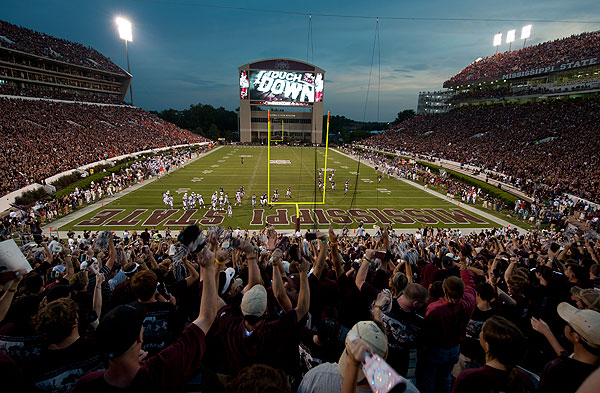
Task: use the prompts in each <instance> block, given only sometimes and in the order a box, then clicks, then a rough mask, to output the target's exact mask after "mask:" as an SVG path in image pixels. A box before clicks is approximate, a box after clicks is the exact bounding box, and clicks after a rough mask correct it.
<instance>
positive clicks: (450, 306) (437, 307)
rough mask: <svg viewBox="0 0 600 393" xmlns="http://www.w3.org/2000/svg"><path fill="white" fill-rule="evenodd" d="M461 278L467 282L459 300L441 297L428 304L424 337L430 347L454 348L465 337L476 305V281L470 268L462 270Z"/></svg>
mask: <svg viewBox="0 0 600 393" xmlns="http://www.w3.org/2000/svg"><path fill="white" fill-rule="evenodd" d="M460 278H462V280H463V281H464V283H465V293H464V294H463V296H462V298H461V299H460V301H459V302H457V303H450V302H448V301H446V300H445V299H440V300H438V301H436V302H433V303H431V304H430V305H429V306H427V312H426V313H425V319H424V325H423V336H422V338H423V342H424V343H425V344H426V345H427V346H429V347H442V348H452V347H454V346H456V345H458V344H459V343H460V342H461V340H462V339H463V338H464V337H465V333H466V330H467V324H468V323H469V320H470V319H471V316H472V315H473V310H475V305H476V302H475V283H474V281H473V276H472V273H471V272H470V271H468V270H461V271H460Z"/></svg>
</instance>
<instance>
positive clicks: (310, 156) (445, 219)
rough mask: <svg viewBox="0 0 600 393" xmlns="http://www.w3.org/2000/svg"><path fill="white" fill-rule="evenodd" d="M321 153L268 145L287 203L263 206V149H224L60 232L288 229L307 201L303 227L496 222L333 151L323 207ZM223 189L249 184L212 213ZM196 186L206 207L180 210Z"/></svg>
mask: <svg viewBox="0 0 600 393" xmlns="http://www.w3.org/2000/svg"><path fill="white" fill-rule="evenodd" d="M324 153H325V149H324V148H319V149H314V148H300V147H297V148H292V147H273V148H271V162H272V164H271V176H270V179H271V195H272V192H273V189H275V188H278V189H279V202H288V203H289V205H275V206H273V207H272V208H269V207H268V206H266V207H265V208H261V207H260V205H259V204H258V199H259V196H260V195H261V194H263V193H266V192H267V168H268V165H267V154H268V153H267V148H266V147H235V146H227V147H222V148H220V149H218V150H215V151H213V152H211V153H210V154H208V155H206V156H205V157H202V158H200V159H198V160H196V161H195V162H192V163H190V164H188V165H187V166H186V167H184V168H182V169H179V170H177V171H175V172H172V173H170V174H169V175H167V176H164V177H162V178H160V179H158V180H156V181H154V182H152V183H149V184H148V185H146V186H144V187H142V188H140V189H138V190H136V191H134V192H131V193H129V194H128V195H125V196H123V197H121V198H120V199H118V200H116V201H114V202H112V203H110V204H108V205H105V206H104V207H101V208H99V209H97V210H95V211H94V212H92V213H90V214H87V215H85V216H83V217H81V218H78V219H76V220H74V221H73V222H71V223H70V224H68V225H64V226H63V227H61V228H60V230H68V229H71V228H72V229H75V230H84V229H87V230H98V229H100V228H107V229H115V230H117V229H123V228H128V229H141V228H144V227H152V226H155V227H157V228H159V229H161V228H164V227H165V226H169V227H170V228H172V229H173V228H176V229H178V228H180V227H181V226H184V225H187V224H190V223H193V222H195V223H198V224H201V225H203V226H208V225H217V224H218V225H223V226H232V227H238V226H239V227H241V228H254V229H259V228H261V227H263V226H264V225H266V224H267V223H269V224H273V225H275V226H276V227H277V228H281V229H284V228H285V229H289V228H293V227H294V222H295V215H296V206H295V203H296V202H299V203H307V204H301V205H300V206H299V208H300V209H301V210H300V217H301V223H302V228H312V227H314V226H315V224H316V226H318V227H320V228H326V227H328V226H329V224H330V223H331V224H333V226H334V227H336V228H341V227H342V226H344V225H348V227H349V228H356V227H357V225H358V222H360V221H362V222H364V224H365V227H367V228H372V227H373V225H381V224H382V223H383V224H389V223H392V224H393V226H394V227H395V228H414V227H420V226H422V225H433V226H437V227H455V228H461V227H463V228H477V227H490V226H494V225H496V224H495V223H493V222H490V221H489V220H487V219H485V218H482V217H481V216H478V215H475V214H473V213H471V212H467V211H465V210H463V209H461V208H457V207H456V206H455V205H453V204H450V203H448V202H446V201H445V200H443V199H440V198H437V197H435V196H433V195H430V194H428V193H426V192H425V191H423V190H422V189H420V188H417V187H413V186H411V185H409V184H406V183H404V182H402V181H400V180H397V179H393V178H386V177H385V176H384V177H383V179H382V180H381V183H380V184H379V183H378V176H377V173H376V172H375V170H374V169H373V168H370V167H368V166H366V165H360V167H358V166H357V161H355V160H353V159H351V158H348V157H346V156H344V155H342V154H340V153H338V152H336V151H335V150H333V149H329V152H328V160H327V161H328V162H327V168H328V172H327V176H329V173H331V171H329V169H335V176H334V180H335V182H336V189H335V191H332V190H331V185H330V184H329V182H328V181H327V177H326V179H325V180H326V182H325V183H326V186H327V189H326V195H325V204H318V203H320V202H322V193H321V192H320V190H318V189H317V190H315V173H316V171H318V169H317V168H324V166H325V165H324V164H325V154H324ZM242 156H243V158H244V162H243V164H242V162H241V157H242ZM357 167H358V168H357ZM357 169H359V172H358V174H357V172H356V170H357ZM346 179H348V180H349V183H350V188H349V190H348V192H347V193H345V192H344V183H345V181H346ZM221 186H222V187H223V189H224V191H225V192H226V193H227V194H228V195H229V201H230V203H231V204H232V205H233V203H234V201H235V192H236V190H237V189H239V187H240V186H244V188H245V192H246V195H245V198H244V199H243V202H242V206H241V207H240V206H235V207H233V215H232V217H231V218H230V217H228V216H227V213H226V211H212V210H210V197H211V195H212V193H213V192H214V191H215V190H218V189H219V187H221ZM288 186H290V187H291V190H292V198H291V199H289V198H287V199H286V197H285V194H286V190H287V187H288ZM167 190H170V192H171V194H173V195H174V209H173V210H167V208H166V207H165V205H164V203H163V201H162V194H163V193H164V192H165V191H167ZM192 191H193V192H195V193H197V194H198V193H199V194H202V196H203V197H204V201H205V203H206V204H207V206H206V208H204V209H202V208H198V206H196V209H194V210H187V211H185V210H183V208H182V196H183V194H184V192H187V193H188V194H189V193H191V192H192ZM253 194H256V196H257V206H256V207H255V208H254V209H253V208H252V202H251V199H252V195H253ZM314 201H316V202H317V204H314Z"/></svg>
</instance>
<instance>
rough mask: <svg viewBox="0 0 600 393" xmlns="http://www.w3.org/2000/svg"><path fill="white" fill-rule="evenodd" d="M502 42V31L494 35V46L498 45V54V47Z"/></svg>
mask: <svg viewBox="0 0 600 393" xmlns="http://www.w3.org/2000/svg"><path fill="white" fill-rule="evenodd" d="M501 44H502V33H498V34H496V35H494V46H495V47H496V54H498V47H499V46H500V45H501Z"/></svg>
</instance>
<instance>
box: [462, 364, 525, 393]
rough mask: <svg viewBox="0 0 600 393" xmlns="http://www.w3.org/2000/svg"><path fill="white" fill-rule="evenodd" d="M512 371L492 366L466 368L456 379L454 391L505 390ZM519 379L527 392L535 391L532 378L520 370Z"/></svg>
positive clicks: (472, 392)
mask: <svg viewBox="0 0 600 393" xmlns="http://www.w3.org/2000/svg"><path fill="white" fill-rule="evenodd" d="M509 374H510V371H504V370H498V369H497V368H493V367H490V366H483V367H481V368H473V369H468V370H464V371H463V372H461V373H460V374H459V376H458V377H457V378H456V381H454V386H453V387H452V393H489V392H504V391H506V388H507V385H506V384H507V382H508V376H509ZM519 380H520V382H521V383H522V384H523V386H525V387H526V390H525V391H526V392H535V387H534V386H533V383H532V382H531V378H529V376H528V375H527V374H526V373H525V372H524V371H521V370H519Z"/></svg>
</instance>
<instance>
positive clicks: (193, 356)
mask: <svg viewBox="0 0 600 393" xmlns="http://www.w3.org/2000/svg"><path fill="white" fill-rule="evenodd" d="M360 233H361V234H364V235H365V236H359V237H347V236H342V235H337V234H336V233H335V232H334V231H333V230H330V231H329V232H328V233H327V232H325V233H322V232H317V233H316V234H313V236H312V237H314V238H315V239H314V240H312V237H310V238H311V240H307V237H308V236H307V235H303V234H301V233H295V234H291V235H289V236H283V235H281V234H277V233H276V232H275V230H274V229H272V228H266V229H264V230H261V231H255V232H250V231H248V230H241V229H239V228H238V229H235V230H233V229H231V228H228V229H222V228H212V229H210V230H208V231H203V232H202V236H199V237H196V236H194V237H192V238H190V237H189V236H187V235H186V236H184V237H183V238H182V241H184V242H185V243H186V244H188V243H191V244H192V245H191V246H190V249H192V250H194V251H196V252H189V251H188V249H187V248H184V247H183V246H182V245H181V243H180V242H179V241H178V240H177V239H175V238H171V236H170V235H165V237H162V236H161V235H160V234H158V233H156V232H155V231H148V230H145V231H144V232H142V233H140V234H137V233H133V232H132V233H129V232H124V233H122V234H121V233H118V234H111V233H109V232H102V233H99V234H90V233H86V234H85V235H84V236H79V237H76V236H75V235H74V234H71V236H72V237H71V238H70V239H68V241H62V242H61V241H56V240H52V239H45V241H44V242H41V243H40V244H39V245H36V244H28V245H26V246H24V247H23V252H24V254H25V255H26V257H27V259H28V261H29V263H30V264H31V266H32V268H33V270H32V271H31V272H29V273H26V272H24V271H18V272H6V273H4V274H3V275H2V280H3V281H4V286H3V292H2V297H1V298H0V321H1V322H0V362H1V367H0V373H1V374H2V381H3V386H4V387H6V388H7V389H8V390H7V391H16V390H13V389H19V390H18V391H29V390H38V391H47V392H69V391H73V392H100V391H103V392H107V391H108V392H117V391H119V392H121V391H129V392H134V391H135V392H138V391H145V392H164V391H171V392H178V391H179V392H182V391H184V390H188V391H190V390H192V391H194V389H196V391H197V390H201V391H215V392H219V391H226V392H265V391H269V392H291V391H298V392H334V391H344V392H350V391H359V392H364V391H369V390H370V389H369V383H368V381H367V380H366V379H365V376H364V374H362V371H361V370H360V365H361V360H362V359H363V357H364V353H365V351H367V352H370V353H373V354H377V355H379V356H381V357H382V358H384V359H386V361H387V363H388V364H389V366H390V367H392V368H393V369H394V370H396V371H397V372H398V373H399V374H400V375H403V376H404V377H407V378H408V382H407V390H406V391H408V392H416V391H420V392H422V393H428V392H450V391H452V392H456V393H460V392H498V391H503V392H535V391H538V392H542V393H545V392H561V393H565V392H575V391H577V390H578V389H579V388H580V387H581V385H582V384H583V383H584V381H585V380H586V379H587V378H588V377H590V375H592V374H593V373H594V371H595V370H597V367H598V365H599V362H600V313H599V311H600V292H598V288H599V287H600V264H599V263H598V262H600V261H599V259H598V258H599V253H600V241H598V240H593V236H592V233H591V232H587V233H578V234H577V233H576V234H572V233H568V231H560V230H557V231H532V232H528V233H523V234H519V233H518V232H516V231H510V230H507V229H496V230H482V231H481V232H479V233H471V234H463V233H461V232H460V231H456V230H455V231H451V230H443V229H433V228H429V227H425V228H422V229H420V230H416V231H414V233H412V234H397V233H395V232H394V230H393V229H389V230H388V229H383V230H380V231H378V233H376V234H374V235H373V236H368V235H366V234H365V233H364V232H362V231H361V232H360ZM119 235H120V236H119ZM202 245H203V246H202ZM415 360H416V363H415ZM596 374H598V373H597V372H596ZM592 378H593V376H592ZM588 383H592V386H595V387H596V388H597V385H593V380H592V382H588ZM596 383H597V382H596ZM581 389H584V390H580V391H586V390H585V389H586V387H585V386H583V387H581ZM588 391H593V390H588Z"/></svg>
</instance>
